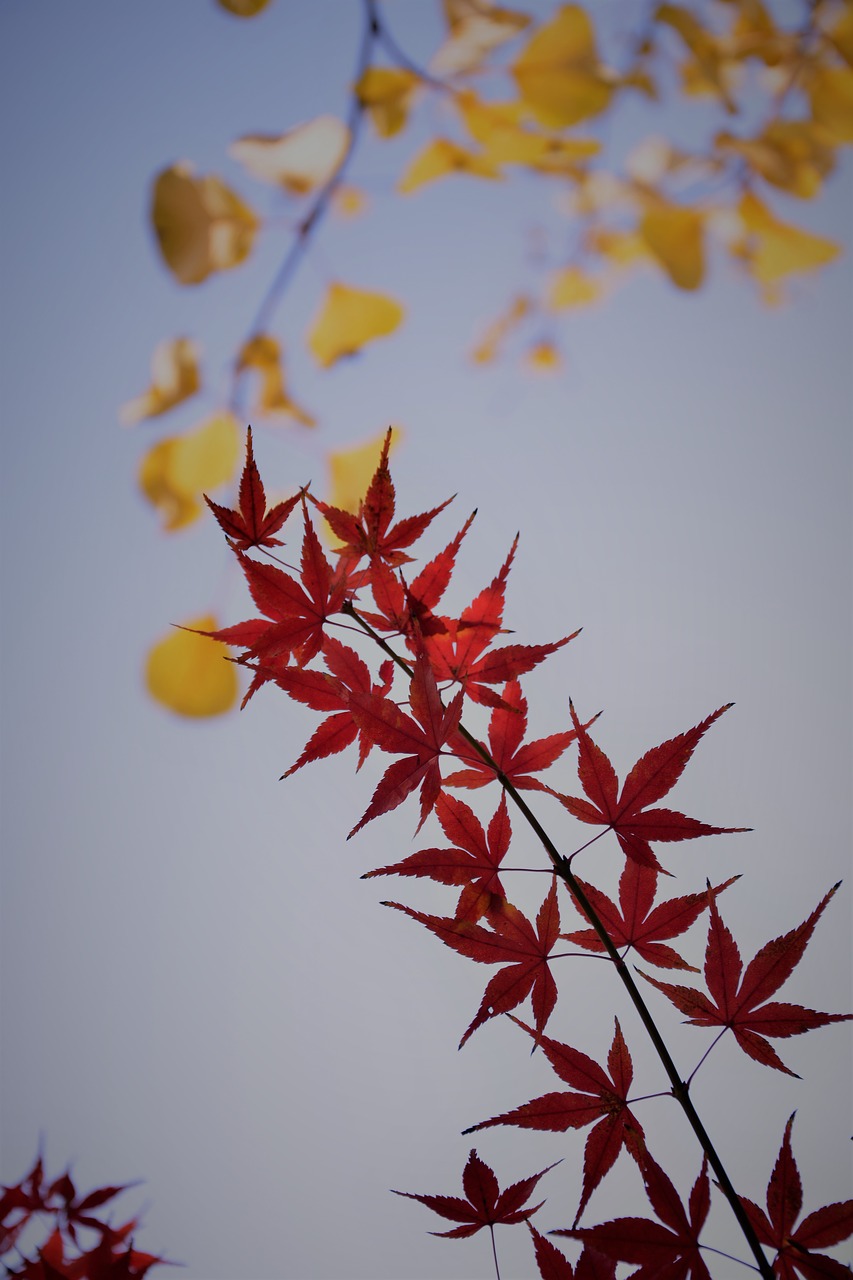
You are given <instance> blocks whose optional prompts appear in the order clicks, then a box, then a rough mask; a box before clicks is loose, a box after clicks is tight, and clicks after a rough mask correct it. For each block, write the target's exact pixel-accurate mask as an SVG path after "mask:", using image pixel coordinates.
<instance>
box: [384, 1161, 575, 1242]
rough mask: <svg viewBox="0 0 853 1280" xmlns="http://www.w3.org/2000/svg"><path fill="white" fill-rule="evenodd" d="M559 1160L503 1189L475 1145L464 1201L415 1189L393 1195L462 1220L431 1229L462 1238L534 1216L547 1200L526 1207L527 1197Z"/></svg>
mask: <svg viewBox="0 0 853 1280" xmlns="http://www.w3.org/2000/svg"><path fill="white" fill-rule="evenodd" d="M560 1163H561V1162H560V1161H559V1160H555V1162H554V1164H549V1165H548V1167H547V1169H542V1170H541V1171H540V1172H539V1173H534V1174H531V1176H530V1177H529V1178H522V1179H521V1181H520V1182H514V1183H513V1184H512V1186H509V1187H507V1188H506V1190H504V1191H501V1189H500V1185H499V1183H498V1180H497V1178H496V1177H495V1174H494V1171H493V1170H492V1169H490V1168H489V1166H488V1165H487V1164H485V1163H484V1161H482V1160H481V1159H480V1157H479V1156H478V1155H477V1152H476V1150H475V1149H473V1148H472V1150H471V1153H470V1155H469V1156H468V1163H467V1164H466V1165H465V1169H464V1171H463V1174H462V1189H463V1191H464V1192H465V1195H466V1197H467V1198H466V1199H465V1200H463V1199H462V1197H461V1196H442V1195H420V1194H418V1193H417V1192H414V1191H395V1192H394V1195H395V1196H405V1197H406V1198H407V1199H409V1200H420V1202H421V1204H425V1205H426V1206H427V1208H428V1209H432V1210H433V1211H434V1212H435V1213H438V1214H440V1215H441V1217H442V1218H449V1219H450V1221H451V1222H459V1223H461V1224H462V1225H461V1226H458V1227H453V1228H452V1230H450V1231H431V1232H430V1235H434V1236H443V1237H445V1238H446V1239H452V1240H461V1239H462V1238H463V1237H465V1236H473V1235H475V1234H476V1233H477V1232H478V1231H480V1230H482V1228H483V1227H489V1228H490V1229H491V1228H492V1227H494V1226H496V1225H497V1223H504V1224H505V1225H512V1224H514V1223H517V1222H525V1221H526V1220H527V1219H528V1218H530V1217H532V1216H533V1214H534V1213H536V1212H537V1211H538V1210H539V1209H541V1208H542V1205H543V1204H544V1203H545V1201H544V1200H540V1202H539V1204H536V1205H532V1206H530V1207H528V1208H525V1207H523V1206H524V1202H525V1200H527V1199H529V1197H530V1195H531V1193H532V1191H533V1188H534V1187H535V1186H536V1184H537V1182H538V1181H539V1179H540V1178H541V1177H543V1176H544V1175H545V1174H546V1173H548V1172H549V1171H550V1170H551V1169H553V1168H555V1167H556V1165H558V1164H560Z"/></svg>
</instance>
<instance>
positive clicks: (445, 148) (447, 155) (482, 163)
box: [397, 138, 503, 195]
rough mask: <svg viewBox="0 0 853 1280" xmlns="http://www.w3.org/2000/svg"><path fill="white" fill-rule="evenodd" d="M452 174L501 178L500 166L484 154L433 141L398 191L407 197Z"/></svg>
mask: <svg viewBox="0 0 853 1280" xmlns="http://www.w3.org/2000/svg"><path fill="white" fill-rule="evenodd" d="M448 173H467V174H470V176H471V177H474V178H492V179H494V178H501V177H503V174H502V173H501V171H500V169H499V168H498V166H497V165H496V164H495V163H494V161H493V160H490V159H489V158H488V156H486V155H485V154H483V153H479V154H478V153H476V152H474V151H466V149H465V147H460V146H459V144H458V143H457V142H451V140H450V139H449V138H433V140H432V142H428V143H427V144H426V146H425V147H424V148H423V149H422V150H421V151H419V152H418V154H417V155H416V156H415V157H414V159H413V160H412V162H411V164H410V165H409V167H408V169H407V170H406V172H405V173H404V174H403V176H402V178H401V179H400V181H399V182H398V183H397V190H398V191H399V192H400V193H401V194H404V195H405V194H407V193H408V192H410V191H415V190H416V189H417V188H418V187H422V186H424V185H425V183H427V182H434V181H435V179H436V178H443V177H445V176H446V175H447V174H448Z"/></svg>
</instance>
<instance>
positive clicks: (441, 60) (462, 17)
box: [430, 0, 530, 76]
mask: <svg viewBox="0 0 853 1280" xmlns="http://www.w3.org/2000/svg"><path fill="white" fill-rule="evenodd" d="M443 7H444V16H445V18H446V20H447V26H448V32H449V34H448V37H447V39H446V40H445V42H444V44H443V45H442V46H441V48H440V49H439V50H438V52H437V53H436V54H435V56H434V57H433V59H432V61H431V62H430V71H431V72H432V73H433V75H436V76H456V75H460V74H464V73H466V72H468V71H475V70H476V69H477V68H478V67H480V66H482V64H483V62H485V60H486V58H488V56H489V54H490V53H492V52H493V51H494V50H495V49H499V48H500V46H501V45H502V44H506V42H507V41H508V40H512V39H514V37H515V36H517V35H518V33H519V31H523V30H524V28H525V27H527V26H529V24H530V17H529V15H528V14H526V13H518V12H516V11H515V10H514V9H502V8H500V7H499V6H498V5H492V4H488V3H487V0H444V5H443Z"/></svg>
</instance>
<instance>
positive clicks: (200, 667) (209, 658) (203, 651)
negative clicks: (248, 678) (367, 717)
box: [145, 614, 239, 717]
mask: <svg viewBox="0 0 853 1280" xmlns="http://www.w3.org/2000/svg"><path fill="white" fill-rule="evenodd" d="M183 626H184V627H188V628H191V630H187V631H185V630H183V629H182V628H175V629H174V630H171V631H170V632H169V633H168V634H167V635H166V636H164V638H163V639H162V640H159V641H158V642H157V643H156V644H155V645H154V646H153V647H152V648H151V649H150V650H149V653H148V660H147V662H146V665H145V684H146V686H147V688H148V692H149V693H150V694H151V697H152V698H155V699H156V700H157V702H160V703H162V704H163V706H164V707H168V708H169V710H170V711H175V712H176V713H177V714H178V715H181V716H194V717H203V716H219V715H222V714H223V712H225V711H230V710H231V708H232V707H233V706H235V705H236V702H237V696H238V693H239V684H238V680H237V671H236V669H235V667H234V664H233V662H228V661H227V658H228V655H229V654H230V652H231V650H230V649H229V648H228V646H227V645H225V644H221V643H220V642H219V641H218V640H210V639H208V637H207V636H203V635H196V634H195V631H196V630H198V631H217V630H218V629H219V623H218V622H217V620H216V618H215V617H214V616H213V615H212V614H205V615H203V616H202V617H200V618H190V619H188V620H187V621H186V622H185V623H184V624H183Z"/></svg>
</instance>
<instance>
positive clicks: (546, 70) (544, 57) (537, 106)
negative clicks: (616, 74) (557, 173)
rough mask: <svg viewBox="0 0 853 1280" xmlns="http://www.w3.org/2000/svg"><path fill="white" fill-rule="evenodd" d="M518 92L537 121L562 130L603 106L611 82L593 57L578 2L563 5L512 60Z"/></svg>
mask: <svg viewBox="0 0 853 1280" xmlns="http://www.w3.org/2000/svg"><path fill="white" fill-rule="evenodd" d="M512 74H513V75H514V76H515V81H516V84H517V85H518V90H519V93H520V94H521V96H522V98H523V99H524V102H525V104H526V105H527V106H528V107H529V108H530V110H531V111H532V112H533V114H534V116H535V117H536V119H537V120H538V121H539V122H540V124H544V125H545V126H546V127H547V128H552V129H563V128H565V127H566V126H567V125H571V124H577V122H578V121H579V120H586V119H588V118H589V117H590V116H597V115H599V114H600V113H601V112H602V111H604V110H605V108H606V107H607V105H608V104H609V102H610V98H611V95H612V92H613V80H612V77H609V76H608V75H607V74H606V72H605V70H604V68H603V67H602V66H601V64H600V62H599V60H598V53H597V51H596V44H595V30H594V28H593V25H592V20H591V19H590V17H589V14H588V13H587V12H586V10H585V9H583V8H582V7H581V6H580V5H579V4H567V5H563V7H562V8H561V9H559V10H558V12H557V14H556V16H555V17H554V18H553V19H552V20H551V21H550V22H547V23H545V25H544V26H541V27H539V28H538V30H536V31H535V32H534V33H533V35H532V36H531V37H530V40H529V41H528V42H527V44H526V45H525V47H524V49H523V50H522V52H521V54H520V56H519V57H518V59H517V60H516V62H515V63H514V64H513V67H512Z"/></svg>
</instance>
